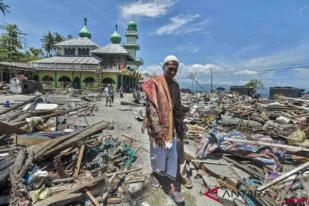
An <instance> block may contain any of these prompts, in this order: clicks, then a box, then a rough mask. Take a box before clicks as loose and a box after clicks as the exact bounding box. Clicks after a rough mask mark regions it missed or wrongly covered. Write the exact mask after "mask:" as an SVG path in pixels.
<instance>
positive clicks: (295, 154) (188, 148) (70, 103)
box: [0, 85, 309, 206]
mask: <svg viewBox="0 0 309 206" xmlns="http://www.w3.org/2000/svg"><path fill="white" fill-rule="evenodd" d="M2 87H3V86H2V85H0V88H2ZM4 88H6V89H8V88H7V87H5V86H4ZM59 95H60V96H59ZM130 95H131V94H130ZM135 96H136V94H135ZM135 96H134V98H133V99H132V100H131V101H130V100H129V99H128V98H127V99H119V103H118V104H119V106H120V108H118V109H119V112H127V113H129V114H131V115H132V119H135V120H133V121H135V122H136V125H137V126H138V127H140V126H141V124H142V121H143V119H144V116H145V110H144V109H145V108H144V106H145V105H144V102H145V101H144V100H143V98H141V100H140V101H136V98H135ZM141 96H143V95H142V94H141ZM100 101H102V102H104V101H105V100H104V99H103V98H102V94H100V93H97V92H92V91H76V90H71V89H68V90H62V91H59V90H57V91H55V90H49V91H48V93H45V94H44V95H41V94H40V95H38V96H29V97H27V100H23V101H19V102H18V101H16V102H10V103H9V104H3V108H2V109H1V110H0V205H25V206H27V205H35V206H45V205H57V206H58V205H76V206H77V205H96V206H97V205H156V201H158V200H154V201H151V200H150V199H148V200H147V198H146V199H144V200H143V197H144V195H145V194H146V193H149V194H152V192H153V191H150V192H149V190H148V189H146V187H148V186H147V185H149V183H148V175H147V174H146V173H145V171H143V170H145V168H144V167H145V165H143V164H141V163H140V162H138V161H137V159H139V158H143V156H145V154H144V153H146V154H147V155H148V153H149V150H148V149H147V147H148V145H147V143H145V142H144V141H143V140H141V139H139V137H138V136H136V137H135V136H130V135H129V134H128V133H127V132H128V131H130V130H132V127H133V128H134V127H135V126H134V124H133V123H132V122H125V123H124V124H123V126H122V127H123V128H124V130H125V131H126V133H124V134H122V135H121V134H117V133H116V132H115V131H114V130H117V132H118V131H119V125H115V124H114V122H113V121H114V120H113V121H107V120H102V119H101V120H100V121H97V122H96V123H91V121H89V120H91V119H92V118H95V116H96V115H97V114H98V113H99V112H100V111H99V107H98V105H97V104H98V102H100ZM182 103H183V104H184V105H185V106H187V107H189V108H190V112H188V113H187V115H186V117H185V120H184V122H185V124H186V128H187V132H186V136H187V137H186V139H185V140H184V142H185V159H186V171H187V175H188V177H189V178H190V179H191V180H192V181H193V189H192V190H191V195H190V196H189V197H190V198H195V199H200V200H199V201H197V200H191V199H190V200H189V201H188V202H187V203H186V205H201V204H200V203H201V202H205V203H206V202H207V205H215V204H214V203H216V204H221V205H222V204H223V205H250V206H251V205H267V206H276V205H293V204H294V205H295V204H298V205H306V204H307V202H308V194H309V185H308V184H309V183H308V181H309V172H308V169H309V161H308V160H309V98H308V96H304V97H302V98H284V97H279V98H277V99H273V100H267V99H254V98H251V97H248V96H238V95H235V94H231V93H190V94H186V93H184V94H182ZM102 104H103V103H102ZM103 105H104V104H103ZM115 118H117V117H115ZM73 119H74V120H75V119H78V121H73ZM106 119H113V117H109V116H108V117H107V118H106ZM81 120H82V121H83V123H82V124H80V121H81ZM130 121H132V120H130ZM107 131H108V132H107ZM110 131H114V133H111V132H110ZM140 151H142V152H143V153H142V152H140ZM197 188H198V190H199V191H198V194H195V193H196V190H197ZM185 193H190V190H185ZM192 194H194V195H192ZM146 195H147V194H146ZM149 196H152V195H149ZM152 198H153V199H155V196H153V197H152ZM163 202H164V200H163ZM193 202H194V203H193ZM210 202H212V204H211V203H210ZM160 204H161V203H160ZM163 204H166V205H172V203H171V204H170V203H167V202H165V203H163Z"/></svg>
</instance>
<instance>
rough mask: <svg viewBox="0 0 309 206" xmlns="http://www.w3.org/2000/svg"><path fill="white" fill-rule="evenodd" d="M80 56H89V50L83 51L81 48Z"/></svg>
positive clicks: (84, 49)
mask: <svg viewBox="0 0 309 206" xmlns="http://www.w3.org/2000/svg"><path fill="white" fill-rule="evenodd" d="M78 55H79V56H87V55H89V49H86V48H83V49H81V48H79V49H78Z"/></svg>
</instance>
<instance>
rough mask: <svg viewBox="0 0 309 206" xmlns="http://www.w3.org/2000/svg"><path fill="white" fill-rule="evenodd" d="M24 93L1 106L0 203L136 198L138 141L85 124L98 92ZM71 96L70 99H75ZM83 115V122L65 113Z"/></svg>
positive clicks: (108, 127)
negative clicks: (74, 121)
mask: <svg viewBox="0 0 309 206" xmlns="http://www.w3.org/2000/svg"><path fill="white" fill-rule="evenodd" d="M71 95H72V96H75V97H68V98H69V99H70V100H69V101H66V100H65V97H64V98H57V97H55V98H54V97H53V95H52V94H49V95H44V96H43V95H39V96H34V97H29V98H28V99H27V100H26V101H22V102H20V103H17V104H12V105H10V106H9V107H7V108H4V109H3V110H0V145H1V146H0V191H1V192H0V205H16V206H17V205H18V206H20V205H25V206H26V205H35V206H40V205H42V206H46V205H57V206H59V205H68V204H70V205H108V204H120V203H121V202H126V203H130V204H133V203H134V204H135V202H136V201H137V200H136V199H137V197H139V194H140V193H141V192H142V190H143V188H144V185H145V183H146V182H147V178H146V177H145V176H144V175H141V174H140V173H141V170H142V168H141V167H138V166H137V165H134V163H135V161H136V159H137V158H138V151H139V150H140V148H141V147H138V146H136V145H135V144H133V143H134V142H133V141H132V139H130V138H127V137H121V138H120V137H119V138H118V137H116V136H112V135H108V134H107V133H105V131H112V130H113V127H114V125H113V123H112V122H108V121H104V120H103V121H99V122H97V123H94V124H89V123H88V121H87V119H88V120H89V118H93V117H94V116H95V115H96V112H97V110H98V107H97V106H96V104H95V103H96V101H99V100H101V96H100V95H99V94H97V93H92V94H79V95H76V93H73V92H72V93H71ZM74 98H75V99H74ZM73 118H79V119H84V120H85V121H84V122H85V123H86V124H84V125H76V124H72V123H70V119H73Z"/></svg>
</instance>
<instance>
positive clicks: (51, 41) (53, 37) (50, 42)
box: [41, 31, 64, 57]
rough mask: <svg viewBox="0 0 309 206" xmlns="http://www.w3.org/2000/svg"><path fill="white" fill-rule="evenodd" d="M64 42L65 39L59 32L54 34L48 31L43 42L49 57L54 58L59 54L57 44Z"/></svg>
mask: <svg viewBox="0 0 309 206" xmlns="http://www.w3.org/2000/svg"><path fill="white" fill-rule="evenodd" d="M63 40H64V37H63V36H62V35H61V34H60V33H58V32H54V33H52V32H50V31H48V32H47V33H45V34H44V35H43V38H42V39H41V41H42V43H43V48H44V50H45V51H46V53H47V56H48V57H51V56H54V55H55V54H59V52H58V51H57V48H56V46H55V44H57V43H59V42H62V41H63Z"/></svg>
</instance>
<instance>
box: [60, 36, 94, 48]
mask: <svg viewBox="0 0 309 206" xmlns="http://www.w3.org/2000/svg"><path fill="white" fill-rule="evenodd" d="M55 45H56V46H96V47H99V46H98V45H97V44H96V43H94V42H93V41H92V40H91V39H89V38H87V37H78V38H74V39H69V40H65V41H63V42H59V43H57V44H55Z"/></svg>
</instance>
